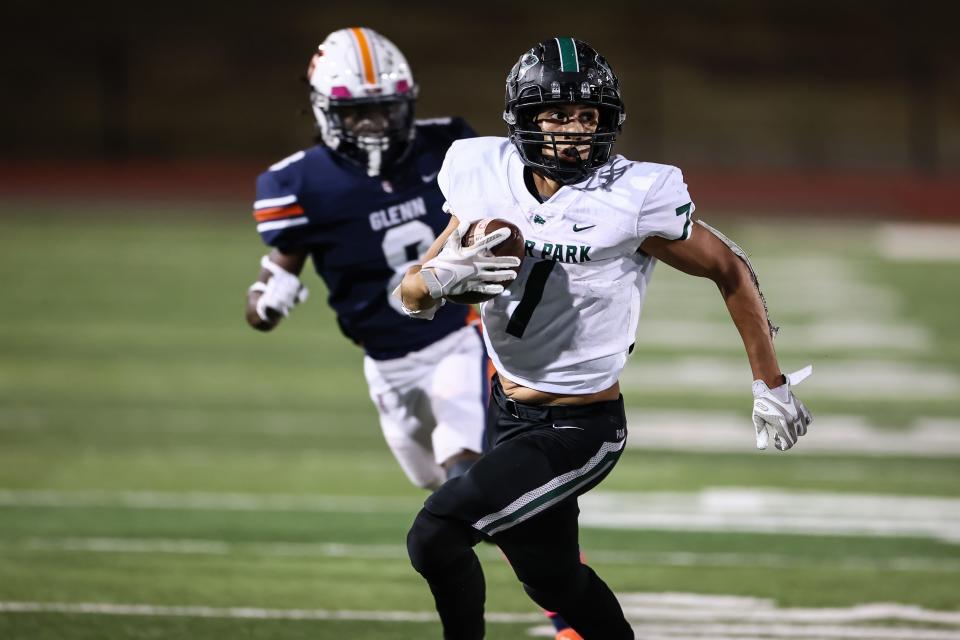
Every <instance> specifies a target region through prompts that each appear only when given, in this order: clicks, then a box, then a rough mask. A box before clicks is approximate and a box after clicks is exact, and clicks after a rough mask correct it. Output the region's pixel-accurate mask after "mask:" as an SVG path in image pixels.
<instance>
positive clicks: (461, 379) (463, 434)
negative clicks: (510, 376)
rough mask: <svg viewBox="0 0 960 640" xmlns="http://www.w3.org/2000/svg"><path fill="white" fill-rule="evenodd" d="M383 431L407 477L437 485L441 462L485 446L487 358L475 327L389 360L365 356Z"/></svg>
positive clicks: (420, 484)
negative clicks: (462, 452)
mask: <svg viewBox="0 0 960 640" xmlns="http://www.w3.org/2000/svg"><path fill="white" fill-rule="evenodd" d="M363 371H364V374H365V375H366V377H367V385H368V386H369V389H370V398H371V400H373V404H374V406H376V407H377V411H378V412H379V413H380V427H381V429H382V430H383V436H384V438H385V439H386V441H387V444H388V445H389V446H390V450H391V451H393V455H394V457H395V458H396V459H397V462H399V463H400V467H401V468H402V469H403V471H404V473H406V474H407V477H408V478H410V482H412V483H413V484H415V485H416V486H418V487H422V488H424V489H435V488H437V487H439V486H440V485H441V484H443V482H444V481H445V480H446V473H445V472H444V470H443V468H442V467H441V466H440V465H441V464H442V463H443V462H444V461H446V460H447V459H448V458H450V457H451V456H453V455H455V454H457V453H460V452H461V451H463V450H467V451H475V452H477V453H479V452H481V451H482V450H483V430H484V428H485V420H486V402H487V398H488V395H489V391H488V386H489V385H488V378H489V376H488V374H487V357H486V353H485V352H484V347H483V340H482V339H481V338H480V335H479V333H478V331H477V329H476V328H475V327H472V326H466V327H464V328H463V329H460V330H459V331H455V332H453V333H451V334H450V335H448V336H446V337H444V338H442V339H441V340H439V341H437V342H435V343H433V344H432V345H430V346H428V347H426V348H424V349H421V350H420V351H414V352H412V353H408V354H407V355H405V356H403V357H401V358H394V359H392V360H374V359H373V358H370V357H369V356H367V357H366V358H364V362H363Z"/></svg>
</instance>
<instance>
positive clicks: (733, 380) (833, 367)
mask: <svg viewBox="0 0 960 640" xmlns="http://www.w3.org/2000/svg"><path fill="white" fill-rule="evenodd" d="M798 364H802V363H798ZM751 380H752V376H751V374H750V367H749V365H748V364H747V361H746V359H745V358H743V357H739V358H736V359H726V358H676V359H661V358H647V357H643V355H642V354H638V355H637V356H635V357H634V358H633V359H631V360H630V361H629V363H628V365H627V367H626V368H625V369H624V370H623V374H622V375H621V377H620V385H621V386H622V387H623V388H624V390H625V391H624V393H625V394H626V393H630V392H634V393H644V392H645V393H651V392H667V393H680V392H681V391H683V390H687V391H688V392H689V391H690V390H691V389H692V390H695V391H696V393H699V394H703V393H711V392H713V393H740V394H744V395H745V396H746V397H748V399H749V388H750V382H751ZM801 390H802V392H803V395H804V397H812V396H818V397H837V398H843V399H847V400H849V399H856V400H874V399H876V400H882V399H895V400H912V401H919V400H953V399H956V398H957V397H958V396H960V375H958V374H957V373H956V372H955V371H953V370H951V369H947V368H945V367H940V366H935V365H915V364H911V363H908V362H902V361H895V360H847V361H842V360H831V361H829V362H816V363H814V370H813V375H812V376H810V378H809V379H808V380H806V381H804V383H803V387H801Z"/></svg>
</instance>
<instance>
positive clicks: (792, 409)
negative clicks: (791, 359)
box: [753, 365, 813, 451]
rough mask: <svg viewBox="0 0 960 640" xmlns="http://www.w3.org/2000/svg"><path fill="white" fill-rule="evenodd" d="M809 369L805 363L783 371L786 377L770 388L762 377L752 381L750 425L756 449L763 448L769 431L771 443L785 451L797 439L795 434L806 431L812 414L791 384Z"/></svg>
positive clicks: (802, 378)
mask: <svg viewBox="0 0 960 640" xmlns="http://www.w3.org/2000/svg"><path fill="white" fill-rule="evenodd" d="M811 373H813V366H812V365H807V366H806V367H804V368H803V369H800V370H799V371H794V372H793V373H791V374H788V375H786V376H785V377H786V379H787V381H786V382H785V383H784V384H782V385H780V386H779V387H774V388H773V389H771V388H769V387H768V386H767V383H765V382H764V381H763V380H754V381H753V426H754V427H755V428H756V431H757V449H766V448H767V445H768V444H769V443H770V433H771V432H772V433H773V446H775V447H776V448H777V449H778V450H780V451H786V450H787V449H789V448H790V447H792V446H793V445H795V444H796V443H797V438H799V437H800V436H802V435H805V434H806V433H807V427H808V426H810V423H811V422H813V416H812V415H810V412H809V411H807V408H806V407H805V406H804V405H803V403H802V402H801V401H800V399H799V398H797V396H795V395H794V394H793V389H792V387H793V386H794V385H797V384H800V383H801V382H803V381H804V380H805V379H806V378H807V376H809V375H810V374H811Z"/></svg>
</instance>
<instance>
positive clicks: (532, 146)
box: [395, 38, 812, 640]
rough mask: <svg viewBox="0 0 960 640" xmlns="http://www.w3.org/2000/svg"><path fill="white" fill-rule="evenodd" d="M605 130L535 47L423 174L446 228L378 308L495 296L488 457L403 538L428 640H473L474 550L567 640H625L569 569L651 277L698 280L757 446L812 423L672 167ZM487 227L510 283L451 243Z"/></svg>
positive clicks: (567, 67)
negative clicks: (743, 356) (507, 246)
mask: <svg viewBox="0 0 960 640" xmlns="http://www.w3.org/2000/svg"><path fill="white" fill-rule="evenodd" d="M624 119H625V112H624V107H623V101H622V99H621V95H620V87H619V83H618V81H617V78H616V76H615V75H614V73H613V71H612V70H611V68H610V66H609V65H608V64H607V62H606V60H605V59H604V58H603V57H602V56H600V55H599V54H598V53H597V52H596V51H595V50H594V49H592V48H591V47H590V46H589V45H587V44H586V43H584V42H581V41H579V40H575V39H573V38H553V39H551V40H546V41H544V42H540V43H539V44H537V45H536V46H534V47H533V48H531V49H530V50H529V51H527V52H525V53H524V54H523V55H522V56H521V57H520V59H519V60H518V62H517V63H516V64H515V65H514V66H513V68H512V69H511V71H510V74H509V75H508V77H507V93H506V105H505V110H504V120H505V121H506V122H507V126H508V131H509V137H508V138H490V137H488V138H474V139H471V140H460V141H457V142H455V143H454V144H453V145H452V146H451V148H450V150H449V151H448V152H447V156H446V158H445V160H444V164H443V168H442V169H441V171H440V177H439V184H440V188H441V190H442V191H443V193H444V196H445V197H446V205H445V209H446V210H447V211H448V212H449V213H450V215H451V219H450V224H449V226H448V227H447V229H446V231H445V232H444V233H443V234H442V235H441V236H440V237H439V238H438V239H437V242H435V243H434V245H433V246H432V247H431V249H430V251H429V252H428V253H427V255H426V258H427V259H426V261H425V262H424V263H423V265H422V267H421V266H415V267H412V268H411V269H410V270H409V271H408V272H407V275H406V276H405V277H404V279H403V281H402V283H401V285H400V287H399V288H398V290H397V291H396V292H395V294H396V295H398V296H399V297H400V299H401V301H402V304H403V307H404V308H405V309H406V310H407V312H408V313H409V314H410V315H412V316H414V317H421V318H429V317H431V316H432V314H433V313H435V312H436V310H437V309H438V307H439V306H440V305H442V304H443V303H444V302H445V300H444V298H445V297H446V296H448V295H455V294H462V293H464V292H485V293H487V294H497V295H495V297H493V298H492V299H490V300H489V301H487V302H485V303H484V304H483V305H482V307H481V314H482V317H483V325H484V339H485V341H486V344H487V348H488V351H489V353H490V356H491V358H492V359H493V361H494V364H495V365H496V369H497V375H496V378H495V380H494V385H493V393H492V398H491V403H490V408H489V410H488V422H487V438H488V444H489V445H490V446H491V448H490V450H489V451H488V452H487V453H486V454H485V455H484V457H482V458H481V459H480V460H479V461H478V462H477V463H476V464H474V466H473V467H472V468H471V469H470V470H469V471H468V472H467V473H466V474H465V475H463V476H461V477H459V478H456V479H454V480H451V481H449V482H447V483H446V484H445V485H444V486H443V487H441V488H440V490H439V491H437V492H436V493H434V494H433V495H432V496H431V497H430V498H428V500H427V501H426V503H425V505H424V508H423V509H422V510H421V512H420V513H419V514H418V515H417V518H416V520H415V522H414V524H413V526H412V528H411V530H410V533H409V535H408V539H407V543H408V551H409V553H410V558H411V561H412V563H413V566H414V568H415V569H416V570H417V571H418V572H419V573H421V574H422V575H423V576H424V578H426V580H427V582H428V584H429V586H430V589H431V591H432V593H433V596H434V600H435V603H436V606H437V610H438V612H439V613H440V618H441V621H442V623H443V629H444V638H457V639H458V640H473V639H475V638H481V637H483V633H484V622H483V595H484V581H483V574H482V571H481V569H480V565H479V563H478V561H477V557H476V555H475V554H474V552H473V550H472V547H473V545H475V544H476V543H477V542H478V541H479V540H482V539H488V540H491V541H493V542H494V543H496V544H497V545H498V546H500V548H501V549H502V550H503V552H504V554H505V555H506V556H507V558H508V559H509V560H510V562H511V564H512V566H513V568H514V570H515V572H516V574H517V577H518V578H519V579H520V581H521V582H522V583H523V585H524V588H525V589H526V591H527V593H528V594H529V595H530V597H531V598H533V599H534V600H535V601H536V602H537V603H538V604H539V605H540V606H542V607H544V608H546V609H549V610H553V611H558V612H560V614H561V615H563V617H564V618H566V620H567V621H568V622H569V623H570V624H571V625H572V626H573V628H574V629H576V630H577V631H578V632H579V633H580V634H581V635H582V636H583V637H584V638H587V639H588V640H594V639H602V640H620V639H627V638H633V637H634V635H633V631H632V629H631V627H630V625H629V624H628V623H627V621H626V619H625V618H624V616H623V612H622V610H621V609H620V606H619V604H618V603H617V601H616V598H615V597H614V595H613V593H612V592H611V591H610V589H609V588H608V587H607V585H606V584H605V583H604V582H603V581H602V580H601V579H600V578H599V577H598V576H597V575H596V574H595V573H594V572H593V571H592V570H591V569H590V568H589V567H588V566H587V565H585V564H582V563H581V562H580V557H579V548H578V542H577V534H578V532H577V516H578V513H579V510H578V507H577V496H579V495H581V494H582V493H584V492H586V491H588V490H589V489H591V488H592V487H594V486H596V485H597V484H598V483H599V482H600V481H601V480H602V479H603V478H604V477H605V476H606V475H607V474H608V473H609V472H610V470H611V469H612V468H613V466H614V465H615V464H616V462H617V460H618V458H619V457H620V454H621V453H622V451H623V448H624V445H625V443H626V434H627V428H626V419H625V416H624V411H623V399H622V396H621V395H620V386H619V383H618V378H619V375H620V371H621V370H622V368H623V366H624V364H625V362H626V358H627V355H628V353H629V352H630V349H631V347H632V344H633V341H634V336H635V332H636V329H637V322H638V320H639V316H640V309H641V307H642V304H643V299H644V296H645V294H646V289H647V284H648V282H649V280H650V277H651V275H652V273H653V269H654V266H655V264H656V262H657V261H662V262H665V263H667V264H669V265H671V266H672V267H674V268H677V269H679V270H681V271H683V272H685V273H688V274H691V275H695V276H702V277H707V278H710V279H711V280H713V281H714V282H715V283H716V284H717V286H718V288H719V290H720V295H721V297H722V299H723V301H724V303H725V304H726V306H727V309H728V311H729V313H730V316H731V318H732V319H733V322H734V324H735V325H736V327H737V329H738V330H739V332H740V335H741V337H742V339H743V343H744V346H745V349H746V353H747V358H748V360H749V362H750V367H751V369H752V372H753V378H754V383H753V396H754V414H753V420H754V424H755V428H756V435H757V446H758V447H759V448H765V447H766V445H767V440H768V437H769V436H768V433H772V434H773V435H774V439H775V445H776V448H777V449H779V450H786V449H789V448H790V447H791V446H793V444H794V443H795V442H796V439H797V438H798V437H799V436H801V435H803V434H804V433H806V430H807V425H808V424H809V423H810V421H811V419H812V418H811V416H810V414H809V413H808V412H807V410H806V408H805V407H804V406H803V404H802V403H801V402H800V401H799V400H798V399H797V398H796V397H795V396H794V394H793V390H792V388H791V385H792V384H796V383H798V382H799V381H800V380H802V379H803V378H804V377H806V375H808V374H809V368H807V369H804V370H803V371H801V372H798V373H797V374H791V375H790V376H784V375H783V374H782V373H781V371H780V366H779V365H778V363H777V358H776V354H775V352H774V348H773V336H774V333H775V331H776V329H775V327H773V325H772V324H771V323H770V321H769V319H768V316H767V310H766V304H765V301H764V299H763V297H762V295H761V293H760V290H759V288H758V285H757V279H756V276H755V274H754V272H753V268H752V266H751V265H750V263H749V261H748V260H747V259H746V255H745V254H744V253H743V251H742V250H741V249H740V248H739V247H738V246H737V245H735V244H734V243H732V242H731V241H729V240H728V239H727V238H726V237H724V236H723V235H722V234H720V233H719V232H717V231H715V230H714V229H712V228H711V227H709V226H707V225H705V224H703V223H701V222H700V221H694V220H693V218H692V216H693V213H694V210H695V207H694V204H693V201H692V200H691V198H690V195H689V194H688V192H687V186H686V185H685V184H684V182H683V176H682V174H681V173H680V170H679V169H677V168H676V167H672V166H668V165H662V164H656V163H650V162H633V161H630V160H627V159H626V158H624V157H623V156H619V155H613V154H612V147H613V144H614V142H615V140H616V138H617V135H618V133H619V132H620V129H621V125H622V124H623V122H624ZM488 217H495V218H505V219H507V220H509V221H511V222H513V223H514V224H516V225H517V226H519V227H520V229H521V231H522V232H523V234H524V238H525V240H526V256H525V259H524V260H523V262H522V266H520V269H519V275H517V276H516V279H514V271H513V270H512V269H513V268H514V267H516V266H518V264H519V263H520V261H519V260H518V259H517V258H513V257H509V256H504V257H494V256H492V254H490V253H489V252H487V251H482V250H481V251H477V250H476V249H475V248H471V249H466V250H464V249H462V248H461V246H460V237H461V234H462V233H463V231H464V230H465V229H466V226H467V225H469V224H470V223H471V222H473V221H476V220H479V219H482V218H488ZM506 235H507V232H506V230H499V231H496V232H494V233H493V234H491V235H490V236H488V238H487V240H486V242H485V243H484V244H485V246H490V245H493V244H496V243H497V242H499V241H502V238H504V237H506ZM474 247H476V245H474Z"/></svg>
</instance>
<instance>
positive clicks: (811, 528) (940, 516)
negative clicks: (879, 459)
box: [580, 487, 960, 543]
mask: <svg viewBox="0 0 960 640" xmlns="http://www.w3.org/2000/svg"><path fill="white" fill-rule="evenodd" d="M580 506H581V509H582V512H581V515H580V523H581V525H582V526H585V527H600V528H614V529H647V530H666V531H739V532H754V533H789V534H798V535H844V536H869V537H876V536H882V537H921V538H933V539H938V540H942V541H945V542H951V543H960V499H952V498H928V497H912V496H890V495H869V494H835V493H822V492H805V491H780V490H772V489H771V490H765V489H749V488H743V489H741V488H735V487H734V488H712V489H707V490H704V491H701V492H698V493H671V492H663V493H652V492H651V493H640V492H636V493H627V492H623V493H620V492H604V491H593V492H591V493H588V494H586V495H584V496H583V497H581V498H580Z"/></svg>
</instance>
